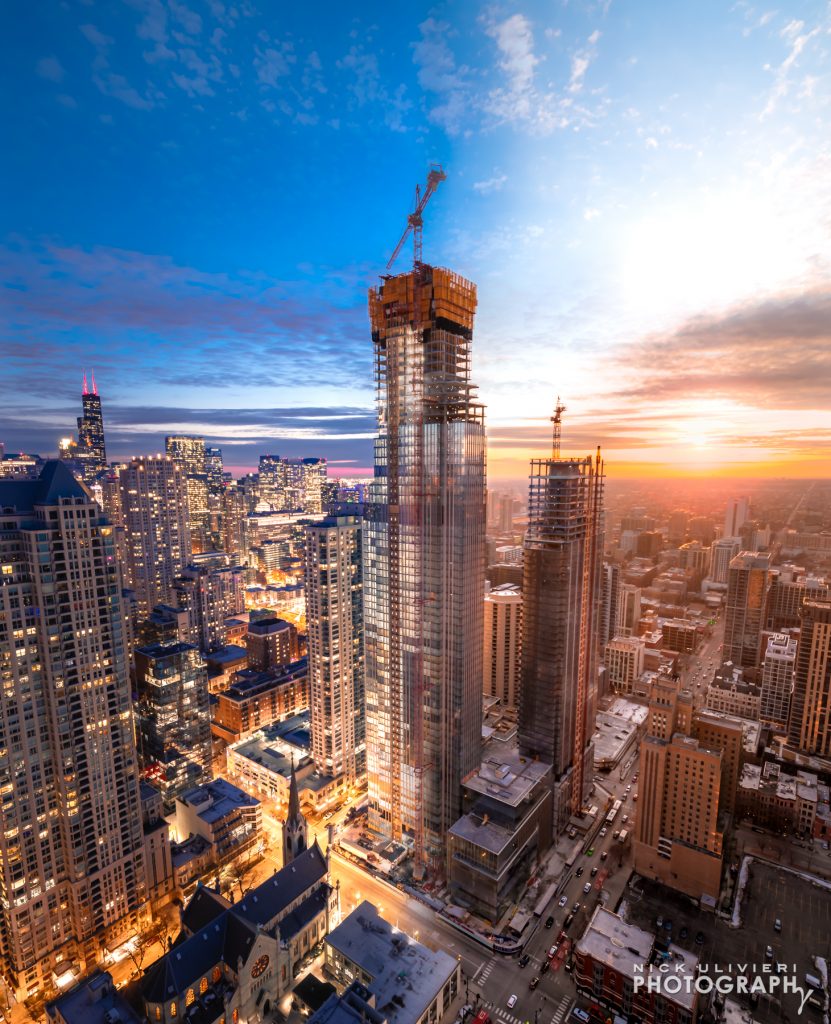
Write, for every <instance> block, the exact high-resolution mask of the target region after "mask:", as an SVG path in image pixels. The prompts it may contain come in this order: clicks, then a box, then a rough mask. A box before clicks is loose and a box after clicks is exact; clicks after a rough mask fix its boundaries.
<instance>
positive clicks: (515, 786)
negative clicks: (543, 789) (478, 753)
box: [462, 750, 551, 807]
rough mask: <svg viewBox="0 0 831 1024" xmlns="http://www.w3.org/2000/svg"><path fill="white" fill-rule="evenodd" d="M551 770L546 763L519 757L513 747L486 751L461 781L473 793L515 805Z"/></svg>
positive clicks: (524, 798)
mask: <svg viewBox="0 0 831 1024" xmlns="http://www.w3.org/2000/svg"><path fill="white" fill-rule="evenodd" d="M550 770H551V769H550V766H549V765H547V764H545V763H543V762H542V761H532V760H530V758H527V757H522V756H520V754H519V753H517V751H516V750H502V751H499V752H498V753H497V752H490V751H486V752H485V759H483V761H482V763H481V765H480V766H479V768H477V769H474V771H472V772H471V773H470V774H469V775H468V776H467V777H466V778H464V779H463V780H462V785H463V786H464V787H465V789H469V790H471V791H473V792H474V793H482V794H484V795H485V796H491V797H494V798H495V799H497V800H499V801H500V802H501V803H505V804H509V805H510V806H511V807H518V806H519V805H520V804H521V803H522V802H523V801H524V800H527V799H528V797H529V796H530V795H531V793H532V792H533V790H534V787H535V786H536V785H537V783H538V782H540V780H541V779H544V778H545V776H546V775H547V774H548V773H549V771H550Z"/></svg>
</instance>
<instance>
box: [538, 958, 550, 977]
mask: <svg viewBox="0 0 831 1024" xmlns="http://www.w3.org/2000/svg"><path fill="white" fill-rule="evenodd" d="M550 966H551V965H550V964H549V962H548V961H547V960H543V962H542V963H541V964H540V974H545V972H546V971H547V970H548V968H549V967H550Z"/></svg>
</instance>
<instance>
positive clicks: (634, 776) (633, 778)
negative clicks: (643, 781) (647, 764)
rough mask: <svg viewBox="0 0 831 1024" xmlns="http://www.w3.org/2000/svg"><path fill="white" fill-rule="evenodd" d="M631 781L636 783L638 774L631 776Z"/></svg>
mask: <svg viewBox="0 0 831 1024" xmlns="http://www.w3.org/2000/svg"><path fill="white" fill-rule="evenodd" d="M632 781H633V782H637V781H638V774H637V772H636V773H635V774H634V775H633V776H632Z"/></svg>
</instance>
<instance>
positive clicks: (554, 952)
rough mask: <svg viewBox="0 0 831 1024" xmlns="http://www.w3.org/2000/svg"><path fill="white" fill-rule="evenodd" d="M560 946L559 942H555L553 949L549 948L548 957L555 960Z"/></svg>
mask: <svg viewBox="0 0 831 1024" xmlns="http://www.w3.org/2000/svg"><path fill="white" fill-rule="evenodd" d="M559 948H560V947H559V945H558V943H556V942H555V943H554V945H553V946H552V947H551V949H549V951H548V959H549V960H553V959H554V957H555V956H556V955H557V950H558V949H559Z"/></svg>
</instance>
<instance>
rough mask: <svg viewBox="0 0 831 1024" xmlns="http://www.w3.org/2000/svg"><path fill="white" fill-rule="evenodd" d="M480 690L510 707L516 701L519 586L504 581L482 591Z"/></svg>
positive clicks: (517, 683)
mask: <svg viewBox="0 0 831 1024" xmlns="http://www.w3.org/2000/svg"><path fill="white" fill-rule="evenodd" d="M484 641H485V643H484V648H483V662H484V665H483V669H484V671H483V675H482V692H483V693H484V694H485V696H486V697H496V698H498V699H499V700H501V701H502V703H503V704H506V705H508V706H510V707H517V705H518V703H519V685H520V663H521V657H522V655H521V650H522V590H521V589H520V587H517V586H515V585H513V584H510V583H506V584H504V585H503V586H501V587H494V588H493V590H491V591H489V592H488V593H487V594H485V628H484Z"/></svg>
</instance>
